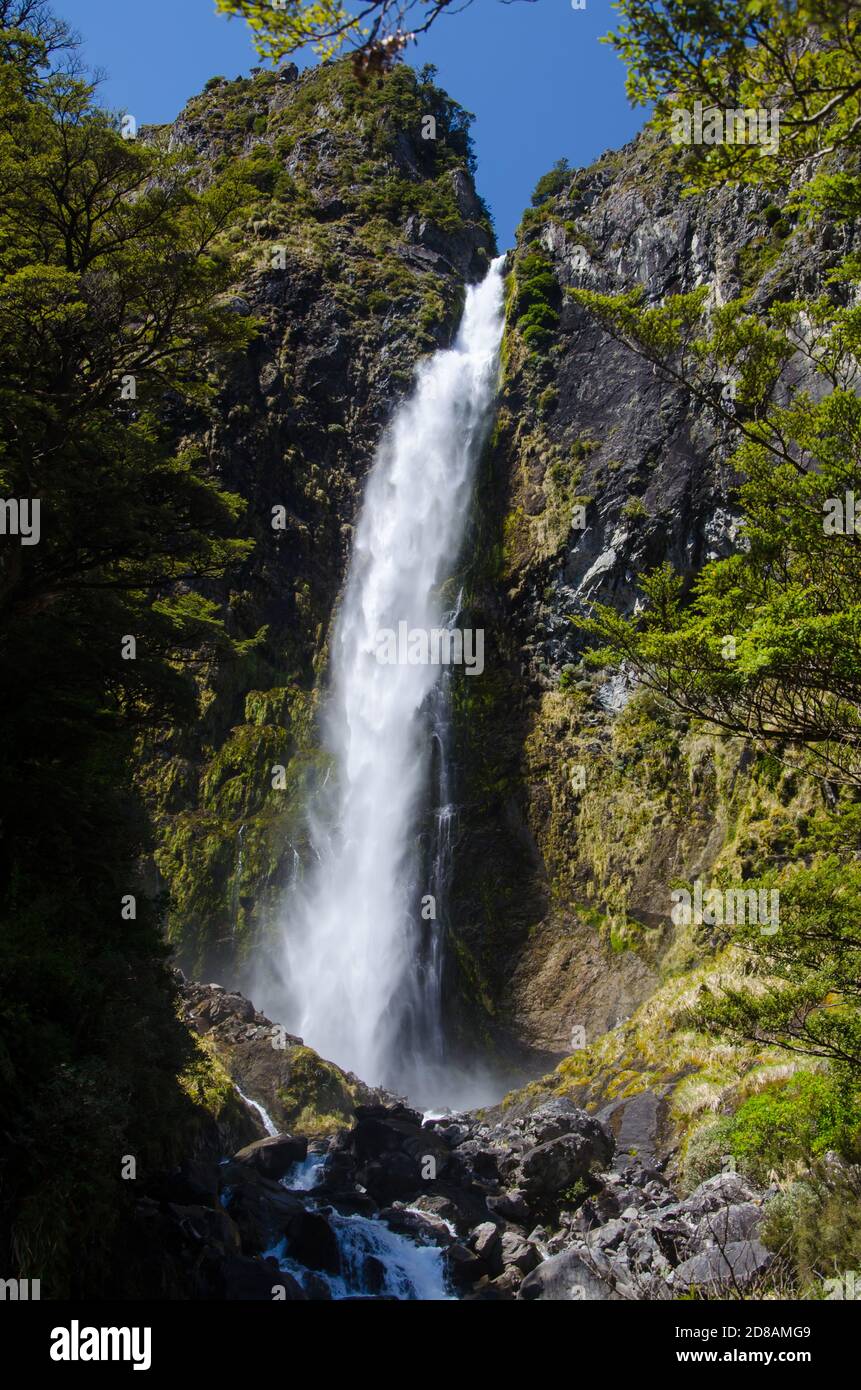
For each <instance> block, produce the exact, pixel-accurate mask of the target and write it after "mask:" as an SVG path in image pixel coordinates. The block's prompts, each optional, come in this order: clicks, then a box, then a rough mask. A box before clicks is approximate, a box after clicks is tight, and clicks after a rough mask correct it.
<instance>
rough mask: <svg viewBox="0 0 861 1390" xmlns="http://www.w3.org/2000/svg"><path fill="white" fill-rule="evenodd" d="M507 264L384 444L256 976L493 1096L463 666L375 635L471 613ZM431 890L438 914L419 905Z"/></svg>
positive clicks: (330, 1018)
mask: <svg viewBox="0 0 861 1390" xmlns="http://www.w3.org/2000/svg"><path fill="white" fill-rule="evenodd" d="M503 262H504V257H499V258H498V259H497V260H496V261H494V262H493V264H492V266H491V268H490V270H489V271H488V274H487V275H486V277H485V279H484V280H483V281H482V282H481V283H480V284H478V285H475V286H471V287H469V288H468V290H467V293H466V302H465V306H464V311H463V316H462V319H461V324H460V328H459V331H458V335H457V338H456V341H455V343H454V346H453V347H452V348H450V349H446V350H441V351H439V352H436V353H434V354H433V356H432V357H430V358H429V359H428V360H427V361H426V362H424V363H422V364H421V365H420V367H419V369H418V372H417V376H416V382H415V386H414V389H413V392H412V395H411V397H410V398H409V399H408V400H407V401H405V402H404V403H403V404H402V405H401V406H400V407H399V408H398V409H397V411H396V413H395V415H394V417H393V419H392V421H391V423H390V425H389V426H388V428H387V430H386V432H385V434H384V437H383V438H382V440H381V442H380V445H379V447H378V450H377V454H376V458H375V461H374V464H373V466H372V469H371V472H370V474H369V477H368V482H367V487H366V491H365V496H364V501H363V504H362V508H361V511H360V515H359V518H358V521H357V524H356V529H355V536H354V544H353V551H352V555H351V559H350V564H349V569H348V573H347V580H346V585H345V589H344V594H343V598H342V601H341V604H340V608H339V611H338V614H337V618H336V621H335V625H334V632H333V636H332V645H331V676H330V688H329V691H328V694H327V698H326V702H325V708H324V714H323V741H324V746H325V748H326V750H327V751H328V752H329V754H330V755H331V760H332V761H331V773H330V775H329V777H328V778H327V781H326V785H325V787H324V789H323V791H322V792H321V793H320V794H319V795H318V796H317V798H316V800H315V804H314V806H313V807H312V808H311V810H310V812H309V818H310V841H311V845H312V847H313V858H312V862H311V864H310V866H305V868H304V870H303V871H297V873H296V875H295V878H294V882H293V883H292V884H291V886H290V889H289V891H288V893H287V896H286V901H285V905H284V912H283V924H282V932H281V939H280V942H279V945H278V951H277V954H276V958H275V959H274V960H270V961H269V962H268V963H267V965H266V968H265V976H264V974H263V972H261V978H259V979H258V981H256V982H255V987H254V988H255V997H256V999H257V1000H258V1001H259V1003H260V1006H261V1007H263V1008H264V1010H265V1011H266V1013H267V1014H268V1015H269V1017H271V1018H273V1019H274V1020H277V1021H279V1022H281V1023H283V1024H284V1026H285V1027H287V1028H288V1029H289V1030H290V1031H291V1032H293V1033H297V1034H299V1035H300V1036H301V1037H302V1038H303V1039H304V1040H305V1042H306V1043H307V1044H308V1045H309V1046H310V1047H313V1048H314V1049H315V1050H316V1051H317V1052H319V1053H320V1054H321V1055H322V1056H323V1057H325V1058H327V1059H329V1060H331V1061H334V1062H336V1063H338V1065H339V1066H341V1067H343V1068H344V1069H345V1070H349V1071H351V1072H354V1073H355V1074H356V1075H357V1076H359V1077H360V1078H361V1079H362V1080H363V1081H365V1082H366V1083H368V1084H369V1085H382V1086H385V1087H387V1088H389V1089H391V1090H394V1091H396V1092H397V1093H398V1094H402V1095H407V1096H409V1098H410V1100H411V1101H413V1103H415V1104H421V1105H425V1106H427V1107H430V1106H434V1107H450V1108H453V1109H458V1108H466V1107H468V1106H470V1105H476V1104H480V1103H482V1102H487V1101H489V1100H491V1099H496V1098H497V1095H498V1086H499V1079H498V1078H497V1077H493V1076H491V1075H490V1074H489V1073H487V1072H483V1071H482V1069H481V1068H480V1067H479V1066H478V1065H476V1067H475V1068H474V1069H470V1071H469V1073H467V1072H465V1071H464V1070H463V1068H462V1067H456V1066H453V1065H452V1064H451V1063H450V1061H449V1060H448V1059H447V1049H446V1040H445V1037H444V1033H443V1017H442V998H441V990H442V976H443V964H444V962H443V957H444V935H445V915H446V901H445V900H446V895H447V887H448V873H449V860H450V855H451V848H452V843H451V839H452V831H453V827H454V825H455V824H456V814H457V813H456V808H455V807H454V806H453V805H452V804H451V799H450V798H451V788H450V765H449V751H450V748H449V745H450V735H451V730H450V723H451V721H450V707H451V701H450V686H451V680H452V673H451V669H450V668H441V667H440V666H439V665H437V666H434V665H408V664H392V665H388V664H382V663H381V662H380V661H379V660H378V659H377V645H378V642H377V639H378V634H379V633H380V632H383V631H395V632H397V631H398V630H399V624H400V623H403V622H406V624H407V626H408V628H409V629H411V630H412V629H420V630H423V631H425V632H428V631H432V630H434V629H439V628H444V627H446V626H452V627H454V626H456V625H459V624H458V618H459V596H458V592H457V589H456V585H455V584H454V583H453V581H452V574H453V571H454V569H455V567H456V565H457V562H458V557H459V554H460V552H461V549H462V546H463V542H464V537H465V533H466V529H467V524H468V519H469V514H470V507H471V498H472V489H473V482H474V476H475V470H476V465H477V461H478V458H479V455H480V453H481V449H482V446H483V444H484V442H485V440H486V437H487V432H488V427H489V424H490V420H491V415H492V407H493V401H494V397H495V393H496V387H497V379H498V370H499V368H498V357H499V344H500V339H501V335H502V323H503ZM461 679H476V680H480V679H481V677H480V676H479V675H475V676H462V677H461ZM427 894H431V895H433V897H434V898H435V911H436V918H435V920H423V917H422V913H421V902H422V897H423V895H427Z"/></svg>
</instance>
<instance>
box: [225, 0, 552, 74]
mask: <svg viewBox="0 0 861 1390" xmlns="http://www.w3.org/2000/svg"><path fill="white" fill-rule="evenodd" d="M534 2H535V0H526V3H530V4H531V3H534ZM471 3H472V0H361V2H360V4H359V5H358V7H357V8H356V9H355V10H348V9H347V8H346V7H345V6H344V5H343V4H342V3H341V0H216V8H217V10H218V12H219V14H226V15H230V16H233V15H236V16H239V17H241V18H242V19H244V20H246V21H247V23H248V24H249V25H250V27H251V31H252V34H253V36H254V43H255V46H256V48H257V51H258V53H259V54H260V55H261V57H264V58H271V59H272V60H273V61H274V62H277V61H278V60H279V59H280V58H283V57H285V56H286V55H287V54H288V53H295V52H296V51H297V49H300V48H305V47H308V46H310V47H313V49H314V51H315V52H316V53H318V54H319V55H320V56H321V57H323V58H331V57H332V56H333V55H334V54H336V53H338V52H340V51H341V50H342V49H343V48H344V46H345V45H349V47H350V48H352V49H353V50H354V51H355V53H356V57H357V60H358V61H359V62H360V64H361V65H362V66H368V67H371V68H380V67H384V66H386V65H387V64H388V63H390V62H392V61H394V60H395V59H396V58H398V57H399V56H400V54H401V53H402V52H403V50H404V49H405V48H406V47H407V45H408V44H410V43H412V42H413V41H414V40H415V39H416V38H418V36H419V35H420V34H426V33H427V32H428V30H429V29H430V28H431V26H432V25H433V24H435V23H436V21H437V20H438V19H439V17H440V15H442V14H445V13H446V12H450V13H452V14H458V13H460V11H461V10H464V9H466V7H467V6H468V5H470V4H471Z"/></svg>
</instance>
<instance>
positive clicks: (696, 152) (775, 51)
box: [606, 0, 861, 188]
mask: <svg viewBox="0 0 861 1390" xmlns="http://www.w3.org/2000/svg"><path fill="white" fill-rule="evenodd" d="M618 8H619V10H620V11H621V12H622V14H623V16H624V17H625V20H626V23H624V24H623V25H621V27H620V28H619V29H618V30H617V31H616V32H614V33H611V34H609V35H608V36H607V40H606V41H607V42H609V43H611V44H612V45H613V46H614V47H615V49H616V50H617V52H618V53H619V54H620V55H621V56H622V58H624V60H625V62H626V63H627V65H628V81H627V88H628V94H629V96H630V98H631V100H632V101H633V102H634V103H635V104H639V105H643V106H645V105H650V104H652V103H655V104H656V112H655V118H654V119H655V124H656V126H657V127H658V128H659V129H661V130H664V131H667V132H668V131H669V130H670V129H671V128H672V122H673V115H674V113H675V112H677V111H679V110H682V109H686V108H687V109H689V108H691V107H692V106H693V103H694V102H695V101H701V102H702V103H704V105H705V106H711V107H718V108H722V109H725V110H726V109H745V108H748V109H759V108H763V109H766V110H769V111H770V110H777V111H778V112H779V117H780V119H779V130H780V139H779V144H778V145H777V147H776V148H774V149H769V151H768V153H767V154H764V152H763V149H762V148H761V147H760V146H759V145H757V144H756V143H755V142H751V141H746V142H742V143H734V142H733V143H720V144H714V145H700V146H699V147H698V148H693V149H691V151H690V158H689V163H688V169H689V172H691V173H692V185H693V186H694V187H698V188H703V187H714V186H716V185H718V184H720V182H722V181H723V180H724V179H726V178H735V179H741V180H744V181H747V182H752V183H757V184H767V185H772V184H775V183H778V184H779V183H781V182H783V181H785V180H786V179H787V178H788V177H789V176H791V175H792V174H793V173H794V172H795V171H796V170H797V169H799V168H800V167H802V166H804V165H805V163H806V162H807V161H811V160H812V161H813V164H814V166H815V165H816V164H817V163H818V162H819V161H821V160H823V159H824V158H825V157H826V156H828V155H831V154H833V153H834V152H835V151H840V150H843V149H846V148H854V147H855V146H856V145H857V143H858V138H859V135H861V27H859V20H861V7H859V5H858V3H857V0H695V3H693V4H691V3H689V0H660V3H657V4H656V3H654V0H620V3H619V5H618Z"/></svg>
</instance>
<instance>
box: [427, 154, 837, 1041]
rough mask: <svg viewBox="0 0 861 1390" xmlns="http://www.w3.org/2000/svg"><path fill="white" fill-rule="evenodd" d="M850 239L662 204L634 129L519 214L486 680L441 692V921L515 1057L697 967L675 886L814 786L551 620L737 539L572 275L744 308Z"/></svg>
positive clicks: (719, 447) (647, 375)
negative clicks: (455, 732) (449, 734)
mask: <svg viewBox="0 0 861 1390" xmlns="http://www.w3.org/2000/svg"><path fill="white" fill-rule="evenodd" d="M847 238H848V233H847V232H845V231H844V230H842V229H837V228H834V227H831V226H827V225H826V226H825V227H822V228H820V229H818V230H817V231H815V232H810V231H804V232H802V231H801V230H796V229H795V228H794V227H793V225H792V220H791V218H790V217H789V216H787V215H786V214H785V213H783V212H782V211H781V209H780V208H778V207H776V206H774V205H771V204H768V201H767V199H766V197H765V196H764V195H763V194H761V193H760V192H758V191H756V190H752V189H745V190H740V191H738V190H731V189H725V190H722V191H721V192H719V193H717V194H715V195H711V196H709V197H708V198H707V199H706V198H696V197H695V198H682V197H681V194H680V184H679V178H678V175H677V173H676V172H675V171H674V168H673V160H672V152H671V151H670V150H669V149H667V148H666V147H663V148H662V147H661V146H660V145H659V144H658V143H657V141H656V140H655V138H654V137H653V136H652V135H651V134H649V133H646V134H644V135H643V136H641V137H640V138H638V140H636V141H635V142H634V143H633V144H631V145H629V146H627V147H626V148H625V149H624V150H622V151H620V152H619V153H613V154H608V155H605V156H604V157H603V158H602V159H601V160H599V161H598V162H597V164H595V165H594V166H593V167H592V168H590V169H587V170H583V171H579V172H574V171H570V172H566V171H555V172H554V173H553V174H551V175H549V176H547V178H546V179H545V180H542V184H541V185H539V193H538V206H535V207H533V208H531V209H530V210H529V211H528V212H527V214H526V215H525V217H524V219H523V223H522V225H521V228H520V229H519V234H518V239H517V246H516V248H515V250H514V253H513V256H512V261H511V269H512V273H511V278H510V282H509V297H508V317H507V326H506V338H505V345H504V356H505V376H504V384H503V389H502V393H501V398H500V406H499V414H498V422H497V429H496V434H495V438H494V443H493V448H492V450H491V453H490V457H489V459H488V460H487V466H486V471H485V476H484V482H483V488H482V492H481V497H480V502H479V513H478V516H477V519H476V547H475V549H476V555H477V557H478V558H477V560H476V563H475V564H474V566H473V573H472V597H473V612H472V621H473V622H475V623H476V625H483V626H484V627H485V628H486V629H487V637H486V643H487V646H488V650H489V651H490V652H491V655H490V656H489V658H488V673H487V674H486V675H485V677H484V684H483V688H482V690H480V691H479V690H470V689H467V688H464V689H463V690H462V691H461V709H460V714H461V719H460V730H461V748H460V756H461V763H462V782H461V785H462V788H463V792H464V808H463V816H462V830H463V835H462V839H461V841H460V847H459V859H458V874H457V885H456V902H455V910H454V918H455V931H456V935H457V939H458V953H457V954H458V961H459V966H460V969H461V973H463V972H464V971H465V972H466V974H467V975H468V976H469V978H470V979H471V981H472V992H473V996H474V997H481V998H483V999H484V1000H485V1002H486V1005H487V1012H488V1016H489V1017H490V1018H491V1019H494V1020H496V1021H497V1022H499V1023H501V1024H502V1025H504V1026H505V1027H507V1028H509V1029H511V1030H513V1031H514V1032H515V1033H516V1034H517V1035H518V1036H519V1037H520V1038H521V1039H523V1040H524V1041H527V1042H529V1043H530V1044H532V1045H534V1046H539V1047H543V1048H548V1049H551V1050H557V1051H559V1052H567V1051H570V1049H571V1046H572V1038H573V1037H574V1036H575V1030H576V1029H578V1027H579V1028H583V1029H585V1033H586V1037H587V1040H588V1041H589V1042H591V1041H592V1040H594V1039H595V1038H596V1037H597V1036H598V1035H600V1034H601V1033H603V1032H604V1031H605V1030H607V1029H611V1028H613V1027H614V1026H615V1025H616V1024H617V1023H619V1022H620V1021H621V1020H624V1019H625V1018H627V1017H628V1016H629V1015H630V1014H631V1013H632V1011H633V1010H634V1009H635V1008H636V1007H637V1006H638V1005H639V1004H641V1003H642V1001H643V1000H644V999H646V998H647V997H649V996H650V995H651V994H652V992H653V991H654V990H655V989H656V988H657V987H658V985H659V983H660V982H661V981H662V980H663V979H664V978H666V976H667V974H668V973H672V972H677V971H679V970H684V969H685V968H688V967H690V966H691V965H692V964H694V962H695V961H696V960H697V959H698V955H697V951H696V948H695V946H694V943H693V942H692V941H690V940H688V939H687V938H686V937H685V934H684V933H683V932H681V931H680V930H678V929H675V928H674V927H673V926H672V924H671V922H670V918H669V912H670V906H671V900H670V889H671V886H672V883H673V880H674V879H676V878H683V879H690V878H694V877H696V876H698V875H702V876H704V877H708V875H709V874H710V873H711V872H713V871H714V870H715V869H716V868H719V867H721V866H725V867H728V868H731V869H732V870H733V871H734V872H740V873H741V874H742V875H747V874H749V873H750V872H751V870H752V868H753V866H756V867H758V868H759V867H762V866H763V865H768V864H772V863H774V862H775V856H778V855H779V854H780V853H781V851H783V850H785V849H786V840H787V835H788V836H789V841H790V843H791V838H792V833H791V832H792V826H793V823H794V821H795V820H796V819H797V818H798V817H799V816H801V815H804V814H806V813H807V812H809V811H810V810H811V809H812V808H813V807H814V806H815V805H816V804H817V803H818V800H819V798H820V796H821V793H820V792H818V791H816V790H814V789H812V788H810V787H805V786H803V785H800V784H798V783H797V781H796V780H795V779H794V778H791V777H789V776H788V775H786V774H784V773H783V772H782V771H781V769H779V768H777V769H776V768H775V766H774V765H770V764H768V762H767V761H761V760H756V759H751V758H750V756H749V755H747V756H743V755H742V752H741V749H740V747H739V746H737V745H736V744H734V743H732V742H725V741H717V740H715V739H713V738H710V737H707V736H705V735H703V734H702V733H692V732H691V731H690V729H689V727H688V725H687V724H686V723H685V722H684V721H681V720H679V721H677V722H676V724H675V725H673V724H668V723H667V721H666V719H661V720H656V719H655V717H654V715H655V710H654V707H653V706H652V704H651V702H650V700H649V699H648V698H647V697H645V696H644V695H642V694H640V695H637V696H635V698H634V699H633V700H631V701H630V702H629V698H628V697H629V692H626V691H625V689H624V685H623V683H622V682H620V681H619V680H618V679H617V680H608V679H606V678H604V677H602V676H601V675H600V674H597V675H596V674H593V673H590V671H589V670H588V669H587V668H585V667H584V666H583V664H582V661H581V652H582V648H583V645H584V639H583V635H582V634H581V633H580V632H579V630H578V629H577V628H576V627H575V626H574V625H573V624H572V622H571V618H572V616H576V615H577V614H580V613H583V612H585V611H586V610H587V608H588V604H589V602H590V601H591V600H595V599H597V600H599V601H601V602H604V603H608V604H611V605H612V606H613V607H615V608H616V609H618V610H620V611H622V612H630V611H631V610H632V609H633V606H634V604H635V602H636V601H637V592H638V583H639V581H640V579H641V577H642V576H643V574H644V573H645V572H647V571H648V570H650V569H652V568H653V567H654V566H656V565H658V564H660V563H661V562H662V561H664V560H669V561H670V562H671V563H672V564H673V565H674V566H675V567H676V568H677V569H678V570H680V571H681V572H682V573H683V574H684V575H686V576H688V577H691V576H692V575H693V574H694V573H695V572H696V571H697V570H698V569H699V568H700V567H701V566H702V565H703V563H704V562H705V561H706V560H707V559H709V558H710V557H713V556H718V555H724V554H727V553H729V552H730V551H731V549H732V548H733V545H734V543H735V541H736V537H737V514H736V512H735V511H734V507H733V502H732V487H733V484H734V481H735V480H734V477H733V475H732V472H731V469H730V466H729V463H728V459H729V457H730V455H731V453H732V451H733V448H734V447H736V446H737V443H738V437H737V432H736V431H735V430H734V429H733V427H732V426H731V425H728V424H726V423H723V422H721V420H720V417H718V416H717V415H716V414H714V413H713V412H711V411H709V410H708V409H707V408H706V409H704V408H703V406H702V405H701V404H698V403H697V402H696V401H695V400H693V399H692V397H691V396H690V394H689V393H688V392H687V391H686V389H685V388H684V387H683V386H681V385H680V384H676V383H674V382H673V381H672V380H667V379H666V378H665V377H663V376H661V375H660V374H659V373H658V371H657V370H656V369H655V368H654V367H653V366H652V365H651V364H650V363H649V362H647V361H645V360H644V359H643V358H642V357H639V356H637V355H636V354H634V353H633V352H632V351H630V350H629V349H628V348H627V347H626V346H624V345H623V344H622V343H620V342H618V341H615V340H614V339H613V338H612V337H610V336H609V335H608V334H607V333H606V332H605V330H604V329H603V328H602V326H601V325H600V324H599V323H598V322H597V320H596V319H595V317H594V316H593V315H592V314H591V313H589V312H587V311H586V310H584V309H583V308H581V307H580V306H578V305H577V304H576V303H575V302H574V301H573V300H572V299H571V297H570V296H569V295H567V294H566V290H567V289H568V288H572V287H584V288H588V289H593V290H598V291H601V292H607V293H616V292H620V291H624V290H629V289H632V288H634V287H635V286H637V285H642V286H644V287H645V290H646V295H647V301H648V303H650V304H655V305H657V304H660V303H661V302H662V300H663V298H664V297H665V296H667V295H669V294H675V293H685V292H688V291H691V290H693V289H695V288H697V287H698V286H702V285H706V286H708V287H709V291H710V296H711V300H712V302H713V303H715V304H722V303H724V302H726V301H727V300H729V299H733V298H737V297H738V296H740V295H743V294H747V295H749V296H750V304H751V306H752V307H753V308H754V309H755V310H758V311H763V310H765V309H766V308H767V306H768V305H769V304H770V303H771V302H773V301H774V300H775V299H788V298H791V297H793V296H794V295H796V294H800V293H803V294H806V295H810V294H814V293H817V292H820V291H822V289H823V287H824V284H825V276H826V273H827V271H828V270H829V269H830V268H831V267H832V266H833V265H834V264H836V262H837V261H838V260H839V259H840V256H841V255H842V254H844V253H845V250H846V247H847ZM795 380H796V382H798V383H802V384H804V383H805V380H806V378H805V371H804V366H803V364H802V363H800V362H799V364H797V367H796V368H795ZM581 508H582V512H578V509H581ZM584 517H585V526H584V525H581V524H579V523H580V522H581V521H582V520H583V518H584ZM463 684H464V687H468V686H469V685H470V683H469V682H464V683H463ZM475 684H477V683H475Z"/></svg>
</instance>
